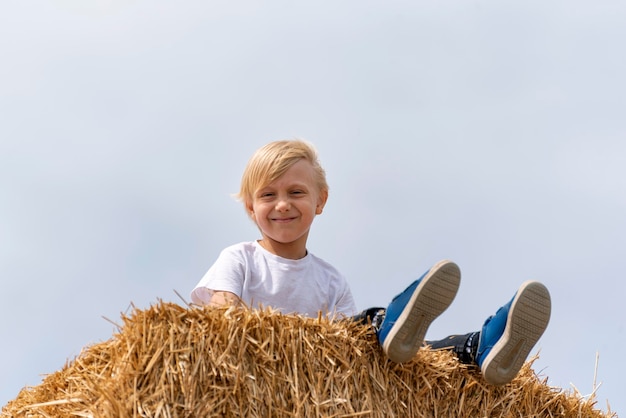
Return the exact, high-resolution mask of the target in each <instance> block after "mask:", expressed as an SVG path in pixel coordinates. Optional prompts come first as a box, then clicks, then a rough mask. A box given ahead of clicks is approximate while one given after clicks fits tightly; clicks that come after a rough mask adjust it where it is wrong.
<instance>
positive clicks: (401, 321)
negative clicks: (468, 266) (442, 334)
mask: <svg viewBox="0 0 626 418" xmlns="http://www.w3.org/2000/svg"><path fill="white" fill-rule="evenodd" d="M460 282H461V272H460V270H459V267H458V266H457V265H456V264H454V263H453V262H451V261H448V260H444V261H440V262H439V263H437V264H435V265H434V266H433V267H432V268H431V269H430V270H429V271H427V272H426V273H424V275H423V276H422V277H420V278H419V279H418V280H416V281H414V282H413V283H412V284H411V285H410V286H409V287H407V288H406V289H405V290H404V291H403V292H402V293H400V294H399V295H397V296H396V297H395V298H393V300H392V301H391V303H390V304H389V306H388V307H387V311H386V313H385V318H384V319H383V322H382V324H381V325H380V328H379V329H378V331H377V335H378V341H379V343H380V345H381V346H382V348H383V351H384V352H385V354H386V355H387V357H388V358H389V359H390V360H391V361H393V362H396V363H402V362H405V361H409V360H411V359H412V358H413V357H414V356H415V354H416V353H417V350H419V348H420V347H421V346H422V345H423V343H424V336H425V335H426V330H427V329H428V327H429V326H430V324H431V322H432V321H433V320H434V319H435V318H436V317H438V316H439V315H441V313H442V312H443V311H445V310H446V309H447V308H448V306H450V304H451V303H452V300H453V299H454V297H455V296H456V292H457V290H458V289H459V283H460Z"/></svg>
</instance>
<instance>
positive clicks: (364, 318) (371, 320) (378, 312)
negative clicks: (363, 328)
mask: <svg viewBox="0 0 626 418" xmlns="http://www.w3.org/2000/svg"><path fill="white" fill-rule="evenodd" d="M384 315H385V308H382V307H375V308H368V309H366V310H364V311H361V312H359V313H358V314H356V315H354V316H353V317H352V318H351V319H352V320H353V321H355V322H360V323H361V324H363V325H372V326H373V327H374V330H375V331H377V330H378V328H380V323H379V322H380V319H379V318H384Z"/></svg>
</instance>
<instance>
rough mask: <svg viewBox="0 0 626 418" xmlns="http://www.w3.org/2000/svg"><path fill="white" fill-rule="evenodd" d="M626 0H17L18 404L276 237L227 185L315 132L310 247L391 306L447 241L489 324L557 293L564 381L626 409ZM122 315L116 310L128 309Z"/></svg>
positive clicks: (468, 308)
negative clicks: (218, 261) (229, 254)
mask: <svg viewBox="0 0 626 418" xmlns="http://www.w3.org/2000/svg"><path fill="white" fill-rule="evenodd" d="M625 19H626V4H625V3H624V2H619V1H602V0H601V1H595V2H590V1H568V2H565V1H560V2H557V1H524V2H522V1H518V2H497V1H465V0H463V1H456V0H455V1H451V2H445V3H441V2H434V1H433V2H424V1H385V2H382V1H381V2H373V1H341V2H337V1H316V2H291V1H266V2H253V1H245V0H244V1H237V2H232V1H196V0H191V1H185V2H168V1H164V0H156V1H145V0H110V1H96V0H93V1H90V2H84V1H81V0H57V1H5V2H3V3H2V5H0V56H1V57H2V65H0V192H1V193H0V199H1V200H0V277H1V280H2V281H1V288H0V315H1V317H2V320H1V321H0V335H1V336H2V344H1V345H2V356H0V404H1V405H4V404H6V402H8V401H9V400H10V399H13V398H15V397H16V396H17V393H18V391H19V390H20V389H21V388H22V387H23V386H25V385H37V384H39V383H40V381H41V377H42V375H43V374H46V373H51V372H54V371H56V370H59V369H60V368H61V367H62V366H63V365H64V363H65V362H66V360H68V359H71V358H73V357H74V356H76V355H77V354H78V353H79V352H80V350H81V348H83V347H85V346H87V345H89V344H92V343H95V342H99V341H103V340H107V339H109V338H110V337H111V335H112V333H113V331H114V327H113V325H112V324H110V323H109V322H107V321H106V320H105V319H103V317H106V318H109V319H111V320H113V321H117V320H118V319H119V316H120V313H122V312H128V310H129V306H130V305H131V303H133V304H134V305H136V306H137V307H140V308H143V307H147V306H149V305H150V304H153V303H156V302H157V301H158V300H159V299H162V300H166V301H174V302H176V303H182V301H181V300H180V299H179V298H178V296H176V294H175V291H177V292H179V293H181V294H182V295H183V296H184V297H185V298H187V299H188V295H189V292H190V290H191V289H192V288H193V286H194V285H195V284H196V283H197V281H198V280H199V279H200V278H201V277H202V275H203V274H204V273H205V272H206V270H207V269H208V268H209V267H210V265H211V264H212V263H213V262H214V261H215V258H216V257H217V255H218V253H219V251H220V250H221V249H222V248H224V247H225V246H227V245H230V244H233V243H236V242H240V241H244V240H254V239H256V238H258V235H259V234H258V232H257V230H256V228H255V227H254V225H253V224H252V223H251V222H250V221H249V220H248V219H247V218H246V215H245V214H244V211H243V209H242V208H241V206H240V204H239V203H237V202H236V201H235V200H234V199H232V197H231V194H232V193H234V192H236V191H237V190H238V185H239V179H240V175H241V172H242V170H243V168H244V166H245V164H246V162H247V160H248V158H249V157H250V155H251V154H252V153H253V152H254V150H256V149H257V148H258V147H260V146H261V145H263V144H265V143H266V142H269V141H272V140H276V139H284V138H293V137H300V138H304V139H307V140H309V141H311V142H313V143H314V144H315V145H316V146H317V148H318V150H319V152H320V156H321V160H322V163H323V164H324V165H325V167H326V170H327V173H328V180H329V183H330V186H331V195H330V200H329V203H328V205H327V207H326V210H325V212H324V214H323V215H321V216H320V217H319V218H318V219H317V220H316V221H315V223H314V225H313V230H312V233H311V236H310V240H309V250H310V251H311V252H313V253H315V254H316V255H318V256H320V257H322V258H324V259H326V260H327V261H329V262H331V263H333V264H334V265H335V266H336V267H338V268H339V269H340V270H341V271H342V272H343V273H344V274H345V275H346V277H347V278H348V281H349V283H350V285H351V287H352V290H353V293H354V296H355V299H356V302H357V305H358V307H359V308H367V307H369V306H372V305H385V304H386V303H387V302H388V301H389V300H390V299H391V298H392V297H393V296H394V295H395V294H396V293H398V292H399V291H401V290H402V289H403V288H404V287H405V286H406V285H408V284H409V283H410V282H411V281H412V280H413V279H415V278H417V277H418V276H419V275H420V274H421V273H423V271H425V270H426V269H427V268H429V267H430V266H431V265H432V264H433V263H435V262H436V261H438V260H440V259H443V258H449V259H452V260H454V261H456V262H457V263H458V264H459V265H460V267H461V270H462V274H463V278H462V283H461V288H460V290H459V294H458V296H457V299H456V300H455V302H454V303H453V305H452V306H451V307H450V309H449V310H448V311H446V312H445V313H444V314H443V315H442V316H441V317H440V318H439V319H438V320H437V321H436V322H435V323H434V324H433V326H432V328H431V330H430V331H429V334H428V337H429V338H431V339H433V338H440V337H444V336H446V335H447V334H451V333H460V332H469V331H473V330H477V329H479V327H480V326H481V325H482V322H483V321H484V319H485V318H487V316H489V315H491V314H492V313H494V312H495V310H496V309H497V308H498V307H499V306H500V305H502V304H504V303H505V302H507V301H508V300H509V299H510V298H511V297H512V296H513V293H514V292H515V290H516V289H517V287H518V286H519V284H521V283H522V282H523V281H525V280H527V279H535V280H540V281H542V282H544V283H545V284H546V285H547V286H548V288H549V289H550V291H551V293H552V298H553V315H552V319H551V323H550V325H549V328H548V330H547V332H546V334H545V335H544V337H543V338H542V339H541V340H540V342H539V344H538V346H537V347H536V349H535V350H534V353H536V352H540V358H539V360H537V362H536V363H535V370H536V371H537V372H538V373H540V374H541V375H542V376H543V377H547V378H548V383H549V384H550V385H553V386H557V387H562V388H564V389H567V390H573V389H572V388H573V387H575V388H577V389H578V390H579V391H580V392H581V393H582V394H583V395H589V394H591V393H592V391H593V383H594V374H595V373H596V372H595V362H596V354H598V355H599V364H598V368H597V382H598V383H600V382H601V386H600V387H599V389H597V392H596V393H597V396H598V402H599V407H601V408H602V409H604V410H606V409H607V408H606V401H607V399H608V400H609V402H610V403H611V406H612V408H613V410H616V411H617V412H618V413H619V412H622V413H625V412H626V403H625V402H626V401H625V400H624V396H623V393H624V383H623V380H624V373H625V372H626V367H625V366H624V354H623V346H624V343H626V334H625V329H624V328H625V320H626V319H625V318H626V308H625V304H624V301H623V298H624V294H625V293H626V284H625V282H624V279H625V274H624V271H625V269H626V257H625V255H626V254H625V252H626V238H625V234H626V216H625V215H624V214H625V213H626V212H625V211H626V118H625V116H626V80H625V78H624V74H626V55H625V54H624V53H623V45H624V41H625V40H626V26H625V25H624V22H625V21H626V20H625ZM118 322H119V321H118Z"/></svg>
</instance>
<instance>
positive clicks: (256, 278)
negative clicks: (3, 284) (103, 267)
mask: <svg viewBox="0 0 626 418" xmlns="http://www.w3.org/2000/svg"><path fill="white" fill-rule="evenodd" d="M237 197H238V198H239V199H240V200H241V201H242V202H243V204H244V207H245V209H246V211H247V213H248V215H249V216H250V218H251V219H252V220H253V221H254V222H255V223H256V225H257V227H258V228H259V231H260V232H261V239H260V240H258V241H254V242H244V243H240V244H236V245H233V246H230V247H228V248H226V249H224V250H223V251H222V253H221V254H220V256H219V258H218V259H217V261H216V262H215V264H213V266H212V267H211V268H210V269H209V271H208V272H207V273H206V275H205V276H204V277H203V278H202V279H201V280H200V282H199V283H198V285H197V286H196V287H195V288H194V289H193V291H192V293H191V299H192V301H193V302H194V303H196V304H206V305H210V306H225V305H245V306H248V307H255V306H258V305H260V306H271V307H272V308H274V309H277V310H279V311H281V312H283V313H298V314H302V315H307V316H312V317H315V316H317V315H318V313H319V312H320V311H321V312H322V313H325V314H328V315H330V316H331V317H341V316H344V317H352V318H353V319H354V320H358V321H361V322H363V323H371V325H372V327H373V328H374V331H375V332H376V335H377V337H378V341H379V343H380V345H381V347H382V349H383V351H384V353H385V354H386V356H387V357H388V358H389V359H390V360H392V361H394V362H398V363H401V362H405V361H408V360H410V359H412V358H413V356H414V355H415V354H416V353H417V351H418V349H419V348H420V347H421V346H422V345H423V344H424V336H425V334H426V331H427V329H428V327H429V325H430V323H431V322H432V321H433V320H434V319H435V318H436V317H437V316H439V315H440V314H441V313H442V312H443V311H444V310H445V309H446V308H447V307H448V306H449V305H450V303H452V300H453V299H454V297H455V295H456V293H457V290H458V287H459V283H460V280H461V274H460V271H459V268H458V266H457V265H456V264H454V263H453V262H451V261H448V260H444V261H441V262H439V263H437V264H435V265H434V266H433V267H432V268H431V269H430V270H428V271H427V272H426V273H424V275H423V276H422V277H420V278H419V279H418V280H416V281H415V282H413V283H412V284H411V285H410V286H409V287H407V288H406V289H405V290H404V291H403V292H402V293H400V294H399V295H398V296H396V297H395V298H394V299H393V300H392V301H391V303H390V304H389V305H388V307H387V308H386V309H383V308H371V309H368V310H367V311H364V312H361V313H360V314H357V309H356V306H355V303H354V299H353V298H352V294H351V292H350V288H349V287H348V284H347V282H346V280H345V278H344V277H343V276H342V275H341V274H340V273H339V272H338V271H337V270H336V269H335V268H334V267H333V266H331V265H330V264H328V263H326V262H325V261H323V260H322V259H320V258H318V257H316V256H314V255H313V254H311V253H309V252H308V250H307V248H306V243H307V238H308V235H309V230H310V227H311V224H312V223H313V220H314V219H315V216H317V215H320V214H321V213H322V212H323V209H324V206H325V204H326V201H327V199H328V184H327V182H326V175H325V172H324V169H323V168H322V166H321V165H320V163H319V161H318V158H317V154H316V151H315V149H314V148H313V146H312V145H310V144H308V143H306V142H304V141H297V140H294V141H276V142H272V143H269V144H267V145H265V146H264V147H262V148H260V149H259V150H258V151H257V152H256V153H255V154H254V155H253V156H252V158H251V159H250V161H249V162H248V165H247V167H246V169H245V171H244V174H243V177H242V181H241V189H240V191H239V194H238V196H237ZM550 307H551V304H550V294H549V293H548V290H547V289H546V288H545V286H544V285H542V284H541V283H538V282H534V281H529V282H525V283H524V284H522V286H521V287H520V288H519V289H518V291H517V292H516V294H515V296H514V297H513V299H511V301H509V302H508V303H507V304H506V305H504V306H503V307H501V308H500V309H499V310H498V311H497V312H496V314H495V315H494V316H492V317H490V318H489V319H487V321H485V324H484V325H483V327H482V330H481V331H480V332H472V333H469V334H465V335H453V336H450V337H448V338H447V339H445V340H441V341H431V342H428V344H429V345H431V347H432V348H433V349H449V350H452V351H453V352H454V353H456V355H457V356H458V358H459V360H460V361H461V362H463V363H466V364H476V365H477V366H478V367H479V368H480V369H481V372H482V374H483V376H484V378H485V380H486V381H487V382H489V383H491V384H494V385H501V384H505V383H508V382H510V381H511V380H512V379H513V378H514V377H515V376H516V375H517V373H518V371H519V370H520V368H521V367H522V365H523V364H524V362H525V360H526V357H527V356H528V354H529V353H530V350H531V349H532V348H533V346H534V345H535V344H536V342H537V341H538V340H539V338H540V337H541V335H542V334H543V332H544V330H545V329H546V327H547V325H548V321H549V319H550Z"/></svg>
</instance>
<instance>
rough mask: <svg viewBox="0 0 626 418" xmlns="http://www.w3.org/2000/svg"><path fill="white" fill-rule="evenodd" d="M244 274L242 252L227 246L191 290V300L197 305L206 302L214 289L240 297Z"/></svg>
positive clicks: (244, 264)
mask: <svg viewBox="0 0 626 418" xmlns="http://www.w3.org/2000/svg"><path fill="white" fill-rule="evenodd" d="M245 275H246V261H245V257H244V256H243V254H242V252H241V251H240V250H238V249H237V248H235V247H228V248H226V249H224V250H223V251H222V252H221V253H220V255H219V257H218V258H217V261H215V263H214V264H213V265H212V266H211V268H210V269H209V271H207V273H206V274H205V275H204V277H202V279H201V280H200V282H198V284H197V285H196V287H195V288H194V289H193V290H192V291H191V301H192V302H193V303H196V304H199V305H204V304H207V303H209V300H210V299H211V296H213V292H215V291H221V292H231V293H234V294H235V295H237V296H238V297H239V298H241V294H242V291H243V282H244V280H245Z"/></svg>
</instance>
